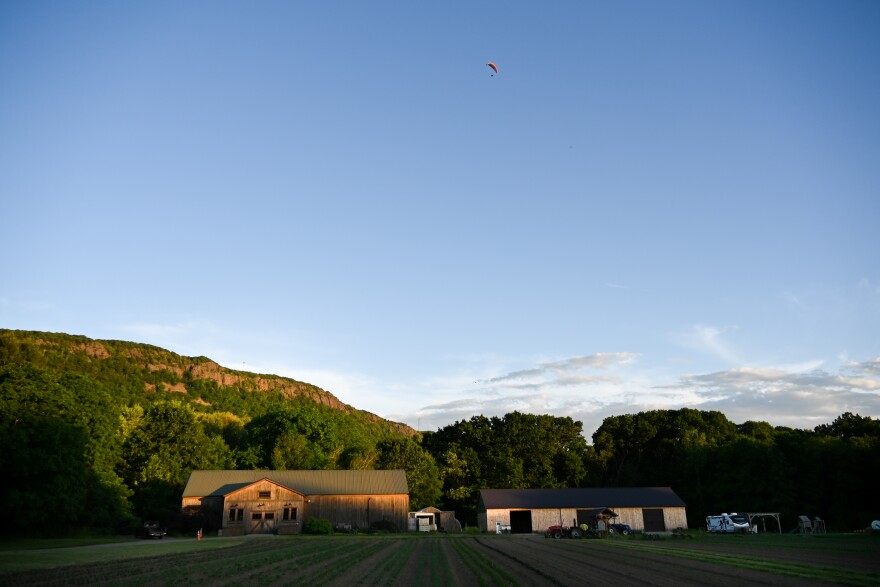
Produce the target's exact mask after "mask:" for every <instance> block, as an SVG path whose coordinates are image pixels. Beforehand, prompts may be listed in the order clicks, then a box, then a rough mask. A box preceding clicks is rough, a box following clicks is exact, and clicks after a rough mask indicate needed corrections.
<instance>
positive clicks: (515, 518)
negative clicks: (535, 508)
mask: <svg viewBox="0 0 880 587" xmlns="http://www.w3.org/2000/svg"><path fill="white" fill-rule="evenodd" d="M510 532H511V534H531V533H532V511H531V510H514V511H512V512H510Z"/></svg>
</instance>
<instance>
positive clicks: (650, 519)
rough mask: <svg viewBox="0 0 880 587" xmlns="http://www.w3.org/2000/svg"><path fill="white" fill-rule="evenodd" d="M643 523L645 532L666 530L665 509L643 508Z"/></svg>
mask: <svg viewBox="0 0 880 587" xmlns="http://www.w3.org/2000/svg"><path fill="white" fill-rule="evenodd" d="M642 523H643V524H644V528H645V532H666V521H665V520H664V519H663V510H658V509H643V510H642Z"/></svg>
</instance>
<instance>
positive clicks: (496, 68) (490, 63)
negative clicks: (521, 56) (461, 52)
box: [486, 61, 498, 77]
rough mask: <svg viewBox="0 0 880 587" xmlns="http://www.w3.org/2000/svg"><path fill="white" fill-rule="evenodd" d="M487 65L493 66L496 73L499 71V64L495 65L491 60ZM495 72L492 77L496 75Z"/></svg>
mask: <svg viewBox="0 0 880 587" xmlns="http://www.w3.org/2000/svg"><path fill="white" fill-rule="evenodd" d="M486 65H488V66H489V67H491V68H492V71H494V72H495V73H498V66H497V65H495V64H494V63H492V62H491V61H490V62H489V63H487V64H486ZM495 73H493V74H492V77H495Z"/></svg>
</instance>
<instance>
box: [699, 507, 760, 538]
mask: <svg viewBox="0 0 880 587" xmlns="http://www.w3.org/2000/svg"><path fill="white" fill-rule="evenodd" d="M706 530H707V531H709V532H725V533H729V534H732V533H734V532H751V531H752V527H751V525H750V524H749V520H748V518H746V517H745V516H743V515H740V514H738V513H736V512H733V513H730V514H721V515H720V516H706Z"/></svg>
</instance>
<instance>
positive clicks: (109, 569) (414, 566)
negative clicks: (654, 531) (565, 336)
mask: <svg viewBox="0 0 880 587" xmlns="http://www.w3.org/2000/svg"><path fill="white" fill-rule="evenodd" d="M173 542H174V541H171V540H169V541H164V544H162V541H157V542H156V543H155V544H153V543H150V544H143V546H141V547H139V550H140V552H139V553H138V554H137V556H133V555H131V554H123V553H122V552H120V554H119V556H114V555H113V553H112V547H108V546H87V547H79V548H71V549H63V550H66V551H70V552H66V553H64V554H65V556H64V557H60V558H59V560H62V559H63V560H64V561H70V560H76V555H77V554H80V555H81V558H82V560H93V561H94V560H97V559H95V558H94V555H95V552H96V551H95V550H94V549H104V551H103V552H101V553H100V554H101V562H84V563H82V564H65V565H63V566H54V567H53V566H52V564H51V562H47V561H48V560H50V559H51V557H52V556H58V555H59V554H61V553H59V552H54V553H53V552H52V551H41V552H44V553H45V555H44V557H43V558H42V564H37V563H36V562H35V563H34V566H35V567H42V568H33V569H31V570H17V571H15V572H4V570H3V568H2V567H0V584H2V585H50V586H51V585H65V586H66V585H146V584H149V585H151V586H160V585H175V586H176V585H181V584H191V585H211V586H215V585H219V586H234V585H260V586H267V585H308V586H317V585H329V586H343V585H345V586H351V585H405V586H407V587H409V586H413V585H432V586H433V585H437V586H441V585H541V586H546V585H599V584H601V585H612V586H614V585H634V584H640V585H659V586H672V585H676V586H677V585H720V586H724V585H774V586H776V585H781V586H785V585H828V584H845V585H878V584H880V537H873V536H836V537H835V536H831V535H828V536H825V537H798V536H770V535H766V536H760V537H759V536H741V537H733V536H730V537H714V536H713V537H699V538H696V539H692V540H672V539H668V540H661V541H649V540H641V539H626V538H618V539H608V540H552V539H551V540H548V539H545V538H543V537H540V536H535V535H530V536H517V535H514V536H495V535H459V536H452V535H450V536H443V535H439V536H438V535H430V536H428V535H421V536H416V535H399V536H396V535H391V536H334V537H305V536H296V537H259V538H257V537H253V538H247V539H241V538H239V539H219V538H218V539H206V540H204V541H203V542H201V543H198V544H194V543H193V542H192V541H189V543H185V544H184V543H181V542H178V543H177V545H176V546H174V545H173ZM209 543H210V544H209ZM169 545H170V546H169ZM227 545H228V546H227ZM89 549H92V550H91V551H90V550H89ZM169 549H173V550H174V552H172V551H171V550H169ZM57 550H62V549H56V551H57ZM120 550H121V549H120ZM181 550H183V551H182V552H181ZM21 552H22V553H24V552H28V551H21ZM31 552H32V551H31ZM3 554H4V555H5V556H6V557H7V558H5V559H4V558H0V563H2V561H3V560H7V561H10V560H13V559H11V558H9V556H10V555H12V556H14V553H11V552H9V551H7V552H5V553H3ZM71 556H73V559H71V558H70V557H71ZM90 556H91V557H92V558H90ZM48 567H51V568H48ZM19 568H20V567H19Z"/></svg>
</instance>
